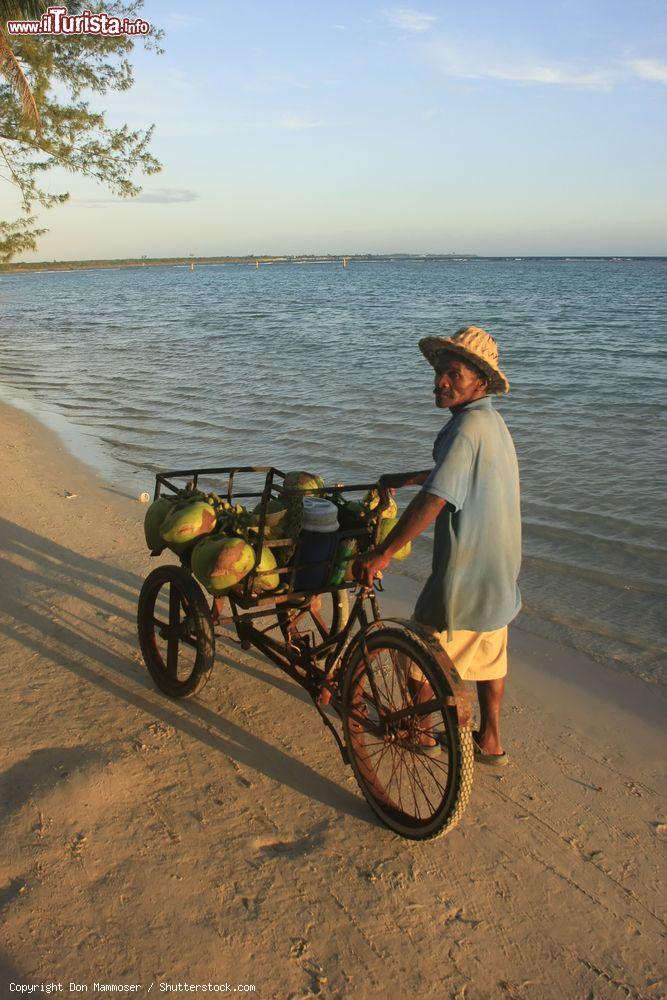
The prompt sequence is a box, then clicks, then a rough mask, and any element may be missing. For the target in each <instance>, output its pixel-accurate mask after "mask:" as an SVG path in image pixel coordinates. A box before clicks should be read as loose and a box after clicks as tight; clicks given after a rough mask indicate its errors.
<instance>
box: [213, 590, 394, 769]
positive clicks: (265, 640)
mask: <svg viewBox="0 0 667 1000" xmlns="http://www.w3.org/2000/svg"><path fill="white" fill-rule="evenodd" d="M378 589H381V587H379V588H378ZM322 593H332V594H333V595H335V593H336V592H335V591H323V592H322ZM227 599H228V600H229V603H230V607H231V611H232V613H231V615H227V616H221V614H220V612H221V610H222V603H223V601H224V598H215V599H214V601H213V609H212V616H213V620H214V622H215V624H216V625H218V626H221V627H222V626H225V625H234V628H235V629H236V634H237V636H238V638H239V642H240V644H241V646H242V648H244V649H249V648H251V647H253V646H254V647H255V649H258V650H259V651H260V652H261V653H263V654H264V656H266V657H268V659H270V660H271V661H272V662H273V663H275V664H276V666H278V667H280V669H281V670H282V671H283V672H284V673H286V674H288V676H289V677H291V678H292V679H293V680H295V681H296V682H297V684H299V685H300V687H302V688H303V689H304V690H305V691H307V692H308V694H309V695H310V697H311V699H312V701H313V704H314V705H315V708H316V709H317V711H318V713H319V715H320V717H321V719H322V721H323V722H324V724H325V725H326V727H327V728H328V729H329V730H330V731H331V733H332V734H333V736H334V738H335V740H336V743H337V745H338V748H339V750H340V752H341V755H342V758H343V761H344V762H345V763H346V764H349V762H350V761H349V758H348V754H347V750H346V748H345V745H344V743H343V741H342V739H341V736H340V734H339V733H338V731H337V729H336V728H335V726H334V725H333V723H332V722H331V719H330V718H329V717H328V716H327V715H326V713H325V712H324V711H323V708H322V700H323V699H322V693H323V691H324V690H325V691H326V692H327V695H328V696H327V697H326V700H325V702H324V703H326V704H330V705H331V707H332V708H333V709H334V711H335V712H336V714H337V715H338V717H339V718H340V716H341V708H342V704H341V700H340V692H339V690H338V685H337V683H336V676H337V674H338V673H339V672H340V671H341V668H342V666H343V664H344V656H343V654H344V652H345V649H346V647H347V646H348V645H349V641H350V639H351V636H352V633H353V631H354V627H355V625H356V624H358V625H359V628H360V631H361V632H362V633H363V632H364V631H365V630H366V629H367V628H368V627H369V624H370V623H371V621H372V622H378V621H380V610H379V607H378V603H377V598H376V596H375V589H374V588H370V587H361V588H360V589H359V591H358V593H357V595H356V597H355V600H354V604H353V605H352V608H351V610H350V614H349V616H348V619H347V621H346V623H345V625H344V626H343V627H342V628H341V629H340V630H339V631H338V632H336V633H335V634H333V635H330V636H328V637H327V638H326V639H323V640H322V641H321V642H320V643H316V644H314V645H311V643H310V641H309V637H307V636H306V637H304V636H299V638H298V641H295V636H294V635H292V636H290V626H291V627H292V629H293V626H294V624H295V620H294V619H292V621H291V622H290V620H289V619H288V617H287V615H288V612H290V611H298V610H299V608H303V609H304V611H306V610H308V609H309V608H310V604H311V601H312V598H310V597H309V598H306V599H304V600H302V601H301V602H300V603H296V602H295V601H294V599H292V598H290V597H285V598H283V599H282V600H281V599H278V600H276V602H275V607H274V608H272V609H271V610H267V611H250V612H248V611H245V612H243V613H239V607H240V606H239V603H238V601H237V600H236V598H235V597H234V596H233V595H231V594H228V595H227ZM367 603H368V604H369V605H370V618H369V613H368V612H367V610H366V604H367ZM274 613H275V620H274V621H272V623H271V624H270V625H269V626H268V627H267V628H265V629H260V628H257V627H256V626H255V624H254V619H256V618H265V617H267V616H268V615H271V616H272V617H273V614H274ZM281 619H282V620H281ZM297 620H298V619H297ZM275 628H280V629H281V630H282V632H283V636H284V641H283V642H282V643H280V642H277V641H276V640H275V639H273V638H272V637H271V636H270V635H268V632H270V631H272V630H273V629H275ZM304 640H306V641H304ZM285 650H287V651H288V655H285Z"/></svg>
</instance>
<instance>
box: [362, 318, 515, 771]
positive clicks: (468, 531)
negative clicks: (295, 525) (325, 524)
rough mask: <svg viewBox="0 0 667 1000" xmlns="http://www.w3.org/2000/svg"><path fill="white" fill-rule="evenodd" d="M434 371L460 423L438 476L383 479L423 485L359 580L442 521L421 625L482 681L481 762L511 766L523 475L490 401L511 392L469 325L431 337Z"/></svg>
mask: <svg viewBox="0 0 667 1000" xmlns="http://www.w3.org/2000/svg"><path fill="white" fill-rule="evenodd" d="M419 348H420V350H421V352H422V354H423V355H424V356H425V358H426V359H427V361H428V362H429V363H430V364H431V365H433V368H434V369H435V388H434V390H433V392H434V393H435V404H436V406H437V407H439V408H440V409H449V410H450V412H451V414H452V416H451V419H450V420H449V421H448V422H447V423H446V424H445V425H444V427H443V428H442V430H441V431H440V433H439V434H438V436H437V437H436V439H435V445H434V448H433V458H434V461H435V465H434V467H433V469H430V470H425V471H423V472H413V473H407V474H405V475H387V476H382V477H381V478H380V481H379V483H378V486H379V488H380V491H381V492H382V493H385V494H386V491H387V490H388V489H390V488H391V487H396V488H398V487H401V486H413V485H415V486H421V490H420V492H419V493H418V494H417V496H416V497H415V498H414V499H413V500H412V502H411V503H410V505H409V506H408V508H407V509H406V510H405V512H404V513H403V515H402V517H401V518H400V520H399V522H398V524H397V525H396V526H395V527H394V529H393V531H392V532H391V533H390V534H389V535H388V536H387V538H386V539H385V541H384V542H382V543H381V544H380V545H378V546H377V548H375V549H372V550H371V551H370V552H368V553H366V554H365V555H364V556H362V557H359V558H358V559H357V560H356V563H355V570H354V572H355V577H356V578H357V579H358V580H360V582H362V583H364V584H365V585H367V586H370V584H371V583H372V581H373V579H374V578H375V576H376V574H377V573H378V572H379V571H381V570H383V569H385V568H386V566H388V565H389V562H390V561H391V558H392V556H393V555H394V553H395V552H397V550H398V549H400V548H401V546H403V545H405V544H406V542H409V541H412V539H414V538H416V537H417V535H420V534H421V533H422V532H423V531H425V530H426V528H428V527H429V525H430V524H432V523H433V522H434V521H435V530H434V541H433V564H432V570H431V575H430V577H429V578H428V580H427V581H426V584H425V586H424V589H423V590H422V592H421V594H420V595H419V598H418V600H417V604H416V607H415V611H414V618H415V619H416V620H417V621H418V622H421V623H422V624H424V625H427V626H429V627H430V628H432V629H434V630H435V632H436V633H437V637H438V639H439V641H440V643H441V645H442V646H443V648H444V649H445V650H446V652H447V653H448V655H449V657H450V659H451V660H452V662H453V663H454V665H455V666H456V668H457V670H458V672H459V674H460V675H461V677H462V678H463V679H464V680H470V681H476V683H477V696H478V700H479V710H480V727H479V731H478V732H476V733H474V734H473V737H474V741H475V754H476V757H477V759H478V760H479V761H481V762H483V763H486V764H493V765H499V764H506V763H507V759H508V757H507V754H506V753H505V752H504V750H503V747H502V743H501V739H500V708H501V704H502V699H503V694H504V690H505V675H506V673H507V625H508V623H509V622H510V621H512V619H513V618H514V617H515V616H516V614H517V613H518V611H519V608H520V607H521V596H520V594H519V588H518V587H517V577H518V575H519V567H520V563H521V520H520V510H519V470H518V465H517V459H516V452H515V450H514V444H513V442H512V438H511V437H510V433H509V431H508V429H507V426H506V425H505V422H504V420H503V419H502V417H501V416H500V415H499V414H498V413H497V412H496V411H495V410H494V409H493V406H492V404H491V396H492V395H493V394H502V393H506V392H508V391H509V383H508V381H507V379H506V378H505V376H504V375H503V373H502V372H501V370H500V368H499V366H498V348H497V345H496V342H495V340H494V339H493V337H491V336H490V335H489V334H488V333H487V332H486V331H485V330H482V329H480V328H479V327H474V326H469V327H464V328H463V329H461V330H458V331H457V333H455V334H454V336H453V337H450V338H446V337H424V338H423V339H422V340H420V341H419Z"/></svg>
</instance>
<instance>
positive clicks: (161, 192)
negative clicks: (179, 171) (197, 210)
mask: <svg viewBox="0 0 667 1000" xmlns="http://www.w3.org/2000/svg"><path fill="white" fill-rule="evenodd" d="M198 198H199V195H198V194H197V192H196V191H190V190H188V188H156V190H155V191H142V192H141V194H138V195H137V197H136V198H133V199H132V201H142V202H144V204H146V205H180V204H182V203H183V202H186V201H197V199H198Z"/></svg>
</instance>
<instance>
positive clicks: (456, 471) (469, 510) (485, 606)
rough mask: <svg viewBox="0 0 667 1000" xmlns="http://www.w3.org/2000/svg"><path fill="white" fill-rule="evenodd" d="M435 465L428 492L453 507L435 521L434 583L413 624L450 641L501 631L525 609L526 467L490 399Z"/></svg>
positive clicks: (449, 437)
mask: <svg viewBox="0 0 667 1000" xmlns="http://www.w3.org/2000/svg"><path fill="white" fill-rule="evenodd" d="M433 459H434V461H435V467H434V468H433V470H432V472H431V473H430V474H429V477H428V479H427V480H426V482H425V483H424V485H423V486H422V489H423V490H424V491H426V492H427V493H432V494H434V495H435V496H437V497H440V498H441V499H442V500H445V501H446V502H447V503H446V506H445V507H443V509H442V510H441V512H440V514H439V515H438V517H437V518H436V522H435V537H434V542H433V564H432V570H431V575H430V577H429V578H428V580H427V581H426V584H425V586H424V589H423V590H422V592H421V594H420V595H419V598H418V600H417V604H416V607H415V612H414V616H415V618H416V619H417V621H419V622H422V623H423V624H425V625H430V626H431V628H434V629H436V630H437V631H439V632H442V631H445V630H447V632H448V633H450V634H451V632H453V631H454V630H456V629H470V630H472V631H474V632H490V631H492V630H493V629H497V628H502V627H503V626H504V625H507V624H508V623H509V622H511V621H512V619H513V618H514V617H515V616H516V615H517V614H518V612H519V609H520V607H521V595H520V593H519V588H518V586H517V579H518V576H519V568H520V566H521V512H520V506H519V466H518V463H517V459H516V451H515V450H514V443H513V441H512V438H511V437H510V433H509V431H508V429H507V426H506V424H505V421H504V420H503V418H502V417H501V416H500V414H499V413H497V412H496V411H495V410H494V408H493V406H492V403H491V398H490V396H484V397H483V398H482V399H476V400H474V401H473V402H472V403H468V404H467V405H466V406H464V407H461V409H460V410H458V411H457V412H456V413H455V414H454V415H453V416H452V418H451V420H449V421H448V422H447V423H446V424H445V426H444V427H443V428H442V430H441V431H440V433H439V434H438V436H437V438H436V439H435V444H434V446H433Z"/></svg>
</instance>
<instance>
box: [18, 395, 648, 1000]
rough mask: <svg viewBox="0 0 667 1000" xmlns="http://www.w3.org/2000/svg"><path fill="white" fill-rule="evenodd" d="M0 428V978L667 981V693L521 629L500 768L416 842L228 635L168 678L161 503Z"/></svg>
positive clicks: (569, 990) (27, 434)
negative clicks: (666, 949) (157, 515)
mask: <svg viewBox="0 0 667 1000" xmlns="http://www.w3.org/2000/svg"><path fill="white" fill-rule="evenodd" d="M0 422H1V423H2V426H3V429H4V431H5V433H4V435H3V447H2V455H3V457H4V459H5V462H4V465H3V469H2V473H3V481H4V485H5V492H6V494H7V498H8V499H7V500H6V503H5V508H4V511H3V515H2V520H1V521H0V546H1V547H2V564H1V566H2V569H1V572H2V585H3V586H2V592H3V597H2V600H1V601H0V608H1V619H0V620H1V624H2V630H3V634H4V636H5V643H4V644H3V649H2V651H1V652H0V669H1V670H2V673H3V690H4V694H5V700H6V702H7V707H6V712H5V714H6V717H7V718H8V720H9V721H8V722H7V724H6V726H5V732H6V735H5V740H4V741H3V747H2V765H1V772H2V773H1V777H0V781H1V782H2V784H3V792H4V793H5V794H4V795H3V797H2V805H0V810H1V811H2V820H3V825H4V835H5V836H4V839H5V843H6V845H7V850H6V852H5V857H4V859H3V862H2V872H1V874H0V905H2V909H3V918H4V923H5V949H6V956H5V958H3V960H2V967H1V968H0V977H4V978H5V980H6V981H9V979H12V980H13V981H15V982H22V981H25V982H33V981H43V982H46V981H49V980H53V979H58V978H60V979H61V980H62V981H63V982H69V981H70V980H71V981H78V982H85V981H87V980H88V981H89V982H91V983H92V982H93V980H94V979H97V980H100V976H101V969H104V970H105V975H104V977H103V978H104V979H105V981H112V982H113V981H116V982H141V981H143V982H145V983H146V984H148V983H149V982H150V981H155V982H159V981H172V982H173V981H175V980H177V979H179V978H180V979H187V980H188V981H190V982H205V981H208V980H209V979H210V978H211V977H213V976H217V977H219V979H218V981H221V982H224V981H225V979H228V980H230V979H234V977H236V981H238V982H247V983H255V984H256V985H257V993H258V995H259V996H262V997H264V996H266V997H269V996H278V997H284V996H287V995H290V994H292V995H293V996H295V997H296V996H308V995H320V996H322V997H328V996H331V997H347V996H350V997H351V996H355V997H366V996H368V997H375V996H378V997H380V996H386V993H387V990H388V989H390V988H391V985H392V984H396V983H400V984H401V986H402V988H405V989H409V990H410V991H414V992H417V991H419V992H420V993H421V994H422V995H424V996H434V997H435V996H438V997H440V996H443V995H444V996H449V997H456V996H458V997H465V998H466V1000H487V998H489V997H492V998H495V997H498V998H499V1000H500V998H504V997H506V996H508V995H511V996H520V997H525V998H526V1000H528V998H533V997H534V998H536V1000H537V998H539V1000H543V998H551V997H554V1000H555V997H557V996H559V995H566V996H568V995H569V996H587V995H589V993H590V992H593V993H594V995H595V996H596V997H601V998H605V997H612V996H617V995H618V990H619V989H620V988H621V987H622V988H623V992H625V993H627V995H630V996H637V997H644V996H646V997H649V996H657V995H659V984H660V982H661V981H662V980H661V975H662V970H661V968H660V962H661V934H662V932H663V930H664V924H663V916H664V914H663V913H662V909H661V908H662V902H661V896H660V884H661V867H660V865H661V862H660V854H661V851H662V848H663V846H664V836H665V819H666V818H667V817H665V815H664V813H663V812H661V809H664V805H662V803H664V791H665V782H664V776H663V775H662V770H661V763H660V760H659V754H658V752H657V748H658V747H659V746H660V735H661V732H662V727H663V724H664V723H663V720H664V711H665V692H664V691H663V690H662V689H659V688H656V687H655V686H653V685H651V686H649V685H647V684H646V683H644V682H642V681H640V680H637V679H636V678H634V677H631V676H626V675H621V674H620V673H618V672H617V671H610V670H608V669H607V668H604V667H601V666H600V665H599V664H596V663H595V662H593V661H590V660H589V659H588V658H587V657H584V656H583V654H576V653H575V652H573V651H572V650H569V649H565V648H562V647H558V646H556V645H554V644H552V643H549V642H547V641H545V640H540V639H538V638H537V637H535V636H532V635H531V634H529V633H522V631H521V630H520V629H517V628H514V629H512V630H511V650H510V656H511V664H510V674H509V678H508V700H507V709H506V713H505V733H504V735H505V739H506V742H507V749H508V752H509V754H510V756H511V764H510V766H509V767H508V768H506V769H503V773H501V774H498V773H496V772H495V771H494V769H491V768H486V769H484V768H482V767H478V768H476V774H475V788H474V791H473V798H472V801H471V804H470V806H469V807H468V810H467V813H466V815H465V816H464V818H463V820H462V822H461V824H460V826H459V827H458V828H457V829H456V830H455V831H454V832H453V833H452V834H450V835H449V836H448V837H446V838H445V839H444V840H441V841H437V842H435V843H428V842H426V843H421V844H420V843H416V844H415V843H411V842H408V841H405V840H401V839H400V838H397V837H395V836H394V835H393V834H391V833H390V832H389V831H387V830H386V829H385V828H384V827H381V826H379V825H378V824H377V823H376V822H375V820H374V819H373V817H372V814H371V813H370V810H369V809H368V807H367V806H366V804H365V802H364V800H363V799H362V797H361V795H360V793H359V792H358V789H357V787H356V784H355V782H354V780H353V778H352V776H351V772H350V771H349V769H347V768H345V767H344V766H343V764H342V762H341V760H340V758H339V757H338V755H337V751H336V748H335V746H334V745H333V742H332V741H331V739H330V737H329V736H328V735H327V734H326V733H325V732H324V730H323V728H322V726H321V724H320V723H319V720H318V719H317V716H316V715H315V713H314V712H313V710H312V707H310V706H309V704H308V703H307V699H306V698H305V696H302V692H301V691H300V689H299V688H298V687H297V686H296V685H295V684H293V683H292V682H291V681H289V679H287V678H285V677H283V675H282V674H280V672H279V671H278V670H277V669H276V668H274V667H272V666H271V665H270V664H269V663H268V662H267V661H265V660H262V659H261V658H260V657H259V656H255V655H254V654H252V653H245V652H242V651H240V650H239V649H238V648H237V647H230V646H228V645H227V644H225V643H222V642H220V643H219V646H218V654H217V657H216V665H215V668H214V672H213V677H212V679H211V681H210V683H209V685H208V686H207V687H206V688H205V689H204V691H203V692H202V694H201V695H200V696H199V698H197V699H195V700H193V701H189V702H173V701H169V700H168V699H166V698H165V697H164V696H162V695H160V694H159V693H158V692H157V691H156V690H155V688H154V687H153V686H152V683H151V682H150V680H149V678H148V675H147V673H146V671H145V668H144V667H143V664H142V662H141V659H140V656H139V653H138V649H137V642H136V637H135V625H134V616H135V613H136V598H137V594H138V589H139V587H140V586H141V581H142V579H143V578H144V577H145V575H146V574H147V572H148V571H149V570H150V569H151V568H153V567H154V566H155V565H157V564H159V560H158V561H156V560H151V559H150V558H149V556H148V554H147V552H146V551H145V549H144V545H143V535H142V531H141V525H142V522H143V516H144V513H145V509H146V508H145V507H144V506H143V505H141V504H139V503H137V502H136V500H134V499H133V498H132V497H131V496H130V495H129V493H128V492H127V491H126V490H124V489H123V488H118V487H114V486H113V485H110V484H109V483H107V482H104V481H103V480H102V479H100V478H98V477H97V476H96V475H95V474H94V473H93V472H92V471H91V470H90V469H89V468H88V467H86V466H84V465H83V464H82V463H80V462H79V461H78V460H77V459H75V458H74V457H73V456H71V455H70V454H69V453H68V451H67V449H66V447H65V445H64V444H63V443H62V442H61V441H60V440H59V439H58V438H57V437H56V436H55V434H54V432H52V431H50V430H49V429H48V428H45V427H43V426H42V425H41V424H40V423H39V422H38V421H37V420H36V419H35V418H34V417H32V416H28V415H26V414H25V413H24V412H22V411H20V410H18V409H16V408H14V407H12V406H10V405H7V404H0ZM66 491H68V492H69V493H71V494H74V496H73V497H72V498H71V499H69V498H68V497H67V496H66V495H65V492H66ZM137 492H138V491H137ZM163 559H165V560H167V561H168V560H169V557H168V556H166V557H163ZM386 584H387V593H386V595H384V596H383V598H382V608H383V613H384V615H385V616H390V615H401V616H406V615H409V612H410V609H411V606H410V601H411V600H412V596H413V594H412V591H411V584H410V581H408V580H406V578H398V577H393V578H392V576H391V574H388V575H387V580H386ZM412 586H413V587H414V588H416V587H417V584H413V585H412ZM584 666H585V669H584ZM661 794H662V796H663V797H662V798H661ZM341 873H342V875H341ZM662 877H664V868H663V869H662ZM656 987H657V990H656Z"/></svg>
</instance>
